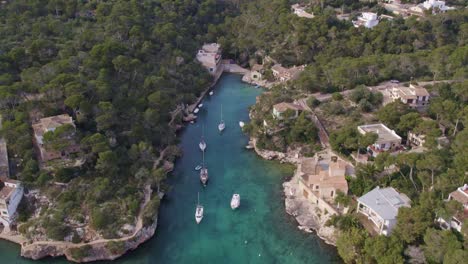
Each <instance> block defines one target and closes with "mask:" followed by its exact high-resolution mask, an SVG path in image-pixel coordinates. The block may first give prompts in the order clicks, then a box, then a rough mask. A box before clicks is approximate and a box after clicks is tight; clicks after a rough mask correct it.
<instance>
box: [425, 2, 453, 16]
mask: <svg viewBox="0 0 468 264" xmlns="http://www.w3.org/2000/svg"><path fill="white" fill-rule="evenodd" d="M422 7H424V9H426V10H429V9H432V10H433V12H435V13H437V12H446V11H448V10H453V9H455V8H454V7H449V6H446V5H445V1H438V0H426V1H424V2H423V3H422Z"/></svg>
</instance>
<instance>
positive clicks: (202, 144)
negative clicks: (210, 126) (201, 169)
mask: <svg viewBox="0 0 468 264" xmlns="http://www.w3.org/2000/svg"><path fill="white" fill-rule="evenodd" d="M198 147H199V148H200V150H201V151H205V149H206V142H205V141H204V140H203V138H202V140H201V141H200V143H198Z"/></svg>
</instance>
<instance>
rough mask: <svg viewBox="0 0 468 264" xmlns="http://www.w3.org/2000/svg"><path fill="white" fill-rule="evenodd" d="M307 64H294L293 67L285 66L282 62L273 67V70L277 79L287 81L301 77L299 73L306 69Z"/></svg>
mask: <svg viewBox="0 0 468 264" xmlns="http://www.w3.org/2000/svg"><path fill="white" fill-rule="evenodd" d="M304 69H305V66H304V65H302V66H294V67H291V68H285V67H283V66H281V64H275V65H273V67H271V71H272V73H273V76H274V77H275V79H276V80H278V81H280V82H287V81H289V80H294V79H297V77H299V74H300V73H301V72H302V71H304Z"/></svg>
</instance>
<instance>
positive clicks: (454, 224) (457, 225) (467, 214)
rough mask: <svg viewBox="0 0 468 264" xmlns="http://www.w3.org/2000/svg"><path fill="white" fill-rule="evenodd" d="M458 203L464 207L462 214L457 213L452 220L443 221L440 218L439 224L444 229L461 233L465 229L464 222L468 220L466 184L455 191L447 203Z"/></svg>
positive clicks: (467, 187)
mask: <svg viewBox="0 0 468 264" xmlns="http://www.w3.org/2000/svg"><path fill="white" fill-rule="evenodd" d="M453 200H455V201H457V202H459V203H460V204H461V205H462V206H463V210H462V211H461V212H458V213H456V214H455V215H453V216H452V218H450V219H447V220H446V219H443V218H442V217H439V218H438V219H437V222H439V224H440V226H441V227H442V228H443V229H450V228H452V229H455V230H457V231H458V232H461V229H462V227H463V222H464V221H465V220H466V219H468V184H464V185H463V186H461V187H458V188H457V189H456V190H455V191H453V192H451V193H450V194H449V196H448V199H447V201H453Z"/></svg>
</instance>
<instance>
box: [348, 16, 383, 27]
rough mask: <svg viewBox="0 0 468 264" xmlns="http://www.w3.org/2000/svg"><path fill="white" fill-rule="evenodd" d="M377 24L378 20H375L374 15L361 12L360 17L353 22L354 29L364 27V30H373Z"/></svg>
mask: <svg viewBox="0 0 468 264" xmlns="http://www.w3.org/2000/svg"><path fill="white" fill-rule="evenodd" d="M377 24H379V20H378V18H377V14H376V13H371V12H362V15H361V16H359V17H358V18H357V20H354V21H353V25H354V27H362V26H364V27H366V28H373V27H375V26H377Z"/></svg>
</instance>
